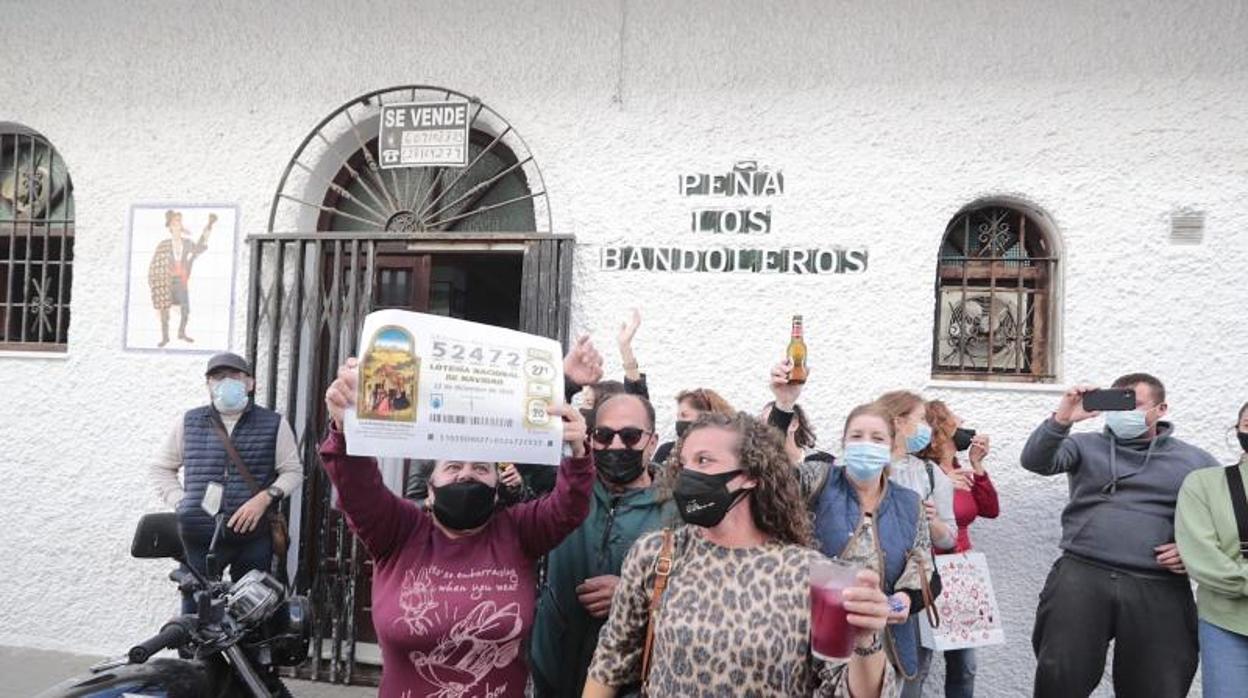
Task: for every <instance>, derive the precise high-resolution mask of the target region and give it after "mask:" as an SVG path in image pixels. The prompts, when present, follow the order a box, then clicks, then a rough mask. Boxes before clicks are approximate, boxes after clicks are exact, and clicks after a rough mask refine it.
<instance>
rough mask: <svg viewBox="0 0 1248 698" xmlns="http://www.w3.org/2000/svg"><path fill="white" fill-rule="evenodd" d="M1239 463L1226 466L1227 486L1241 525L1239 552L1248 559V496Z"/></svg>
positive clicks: (1238, 522)
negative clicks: (1245, 494)
mask: <svg viewBox="0 0 1248 698" xmlns="http://www.w3.org/2000/svg"><path fill="white" fill-rule="evenodd" d="M1240 467H1241V466H1239V465H1232V466H1230V467H1228V468H1226V469H1225V470H1226V486H1227V487H1228V488H1229V489H1230V490H1231V506H1232V507H1233V508H1234V509H1235V523H1236V524H1238V526H1239V554H1240V555H1242V556H1244V558H1246V559H1248V497H1246V496H1244V478H1243V476H1241V475H1240Z"/></svg>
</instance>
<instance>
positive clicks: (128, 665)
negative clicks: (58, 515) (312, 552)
mask: <svg viewBox="0 0 1248 698" xmlns="http://www.w3.org/2000/svg"><path fill="white" fill-rule="evenodd" d="M217 508H218V511H209V512H208V513H209V514H210V515H212V516H213V517H214V519H215V520H216V529H215V531H214V532H213V536H212V542H211V543H210V545H209V547H208V555H207V570H206V571H207V574H206V575H204V574H200V573H199V572H197V571H195V570H194V569H193V568H192V567H190V566H189V565H185V564H184V565H183V567H181V568H178V569H175V570H174V571H173V572H171V573H170V575H169V579H170V580H171V581H174V582H176V583H177V585H178V589H179V590H180V591H182V592H183V593H189V594H190V595H191V596H192V598H193V599H194V602H195V608H196V612H195V613H191V614H185V615H180V616H177V617H175V618H173V619H172V620H170V621H169V622H168V623H166V624H165V625H164V626H163V627H162V628H161V629H160V632H158V633H156V634H155V635H153V636H152V637H150V638H148V639H146V640H144V641H143V642H140V643H139V644H137V645H135V646H133V647H131V648H130V651H129V652H127V653H126V654H124V655H122V656H120V657H116V658H113V659H108V660H105V661H103V662H100V663H99V664H96V665H95V666H92V667H91V668H90V669H89V671H90V674H89V675H88V676H84V677H78V678H74V679H70V680H68V681H65V682H63V683H61V684H59V685H57V686H55V687H53V688H51V689H49V690H47V691H45V692H44V693H41V694H39V696H38V697H37V698H120V697H122V696H163V697H164V698H233V697H236V696H254V698H288V697H289V696H290V692H289V691H288V690H287V689H286V686H285V685H284V684H283V683H282V681H281V679H280V678H279V677H278V676H277V671H276V668H277V667H282V666H297V665H299V664H302V663H303V662H304V660H306V659H307V657H308V645H309V642H310V640H311V631H312V614H311V612H312V608H311V604H310V603H309V602H308V600H307V599H306V598H304V597H302V596H287V593H286V588H285V586H284V585H282V584H281V583H280V582H279V581H278V580H277V579H275V578H274V577H273V576H272V575H270V574H267V573H265V572H261V571H259V570H252V571H250V572H248V573H247V574H245V575H243V577H242V578H241V579H239V580H238V581H235V582H224V581H222V580H221V571H220V569H218V565H217V561H216V549H217V543H218V541H219V540H220V538H221V535H222V531H223V530H224V518H225V515H224V514H223V513H222V512H220V511H219V505H218V507H217ZM130 555H131V556H132V557H136V558H173V559H174V560H176V561H178V562H180V563H185V562H186V560H185V553H184V550H183V546H182V539H181V536H180V535H179V533H178V522H177V515H176V514H174V513H172V512H170V513H158V514H147V515H145V516H143V518H141V519H140V520H139V524H138V526H137V528H136V529H135V532H134V541H133V543H132V544H131V547H130ZM165 649H173V650H177V651H178V654H179V657H180V658H178V659H174V658H172V657H169V658H165V657H157V658H152V655H154V654H156V653H158V652H160V651H161V650H165Z"/></svg>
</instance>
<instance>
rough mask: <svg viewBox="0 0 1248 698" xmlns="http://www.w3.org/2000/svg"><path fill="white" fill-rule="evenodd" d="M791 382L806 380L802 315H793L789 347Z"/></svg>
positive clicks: (803, 381)
mask: <svg viewBox="0 0 1248 698" xmlns="http://www.w3.org/2000/svg"><path fill="white" fill-rule="evenodd" d="M787 354H788V358H789V362H790V363H792V367H791V368H790V369H789V382H790V383H805V382H806V341H805V340H804V339H802V316H801V315H794V316H793V338H792V339H790V340H789V349H788V352H787Z"/></svg>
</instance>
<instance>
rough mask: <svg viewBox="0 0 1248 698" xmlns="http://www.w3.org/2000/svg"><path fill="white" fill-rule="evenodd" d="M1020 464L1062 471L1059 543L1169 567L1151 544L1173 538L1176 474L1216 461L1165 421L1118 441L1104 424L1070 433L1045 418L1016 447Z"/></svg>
mask: <svg viewBox="0 0 1248 698" xmlns="http://www.w3.org/2000/svg"><path fill="white" fill-rule="evenodd" d="M1022 463H1023V467H1024V468H1026V469H1028V470H1030V471H1031V472H1033V473H1037V474H1040V475H1057V474H1059V473H1065V474H1066V479H1067V482H1068V484H1069V485H1070V502H1069V503H1068V504H1067V505H1066V509H1065V510H1064V511H1063V512H1062V543H1061V547H1062V550H1065V551H1067V552H1069V553H1072V554H1074V555H1077V556H1079V557H1082V558H1086V559H1088V560H1090V561H1093V562H1100V563H1102V564H1105V565H1109V566H1112V567H1118V568H1123V569H1126V570H1132V571H1139V572H1145V573H1149V574H1162V573H1165V574H1169V573H1168V572H1166V571H1165V569H1164V568H1163V567H1161V565H1158V564H1157V559H1156V555H1157V553H1156V552H1154V550H1153V548H1155V547H1157V546H1158V545H1164V544H1166V543H1173V542H1174V508H1175V503H1176V502H1177V500H1178V497H1179V488H1180V487H1182V485H1183V478H1185V477H1187V474H1188V473H1190V472H1192V471H1193V470H1198V469H1200V468H1206V467H1210V466H1214V465H1217V464H1218V463H1217V461H1216V460H1214V458H1213V456H1211V455H1209V454H1208V453H1206V452H1205V451H1203V450H1201V449H1199V448H1197V447H1195V446H1193V445H1191V444H1188V443H1185V442H1183V441H1180V440H1179V439H1176V438H1175V437H1174V426H1173V425H1172V424H1170V423H1169V422H1160V423H1158V425H1157V436H1156V438H1153V439H1150V438H1148V437H1147V436H1143V437H1140V438H1138V439H1131V440H1125V441H1124V440H1120V439H1117V438H1115V437H1114V436H1113V435H1112V434H1111V432H1110V431H1109V430H1108V429H1105V430H1103V431H1102V432H1101V433H1092V432H1088V433H1079V434H1071V433H1070V427H1069V426H1062V425H1061V424H1058V423H1057V420H1055V419H1053V418H1052V417H1049V418H1048V419H1046V420H1045V421H1044V423H1043V424H1041V425H1040V426H1039V427H1037V428H1036V430H1035V431H1034V432H1032V434H1031V438H1029V439H1027V445H1026V446H1024V447H1023V455H1022Z"/></svg>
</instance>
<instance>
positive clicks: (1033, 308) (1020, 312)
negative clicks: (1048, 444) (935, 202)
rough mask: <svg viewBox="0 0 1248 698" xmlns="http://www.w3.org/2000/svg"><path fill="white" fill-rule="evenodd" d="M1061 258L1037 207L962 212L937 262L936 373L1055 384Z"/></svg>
mask: <svg viewBox="0 0 1248 698" xmlns="http://www.w3.org/2000/svg"><path fill="white" fill-rule="evenodd" d="M1057 263H1058V257H1057V254H1056V252H1055V250H1054V246H1053V244H1052V241H1051V240H1050V238H1049V235H1048V233H1047V232H1046V230H1045V228H1044V226H1043V225H1041V223H1040V221H1039V217H1038V216H1036V215H1033V213H1032V212H1029V211H1027V210H1025V209H1023V208H1020V207H1014V206H1005V205H999V204H992V205H987V206H980V207H975V208H969V209H966V210H963V211H962V212H961V213H959V214H958V215H957V216H955V217H954V218H953V220H952V221H950V223H949V226H948V228H946V229H945V235H944V239H943V241H942V243H941V247H940V255H939V259H938V262H937V273H936V318H935V327H934V329H933V332H934V337H933V343H932V376H933V377H934V378H944V379H952V380H989V381H1015V382H1052V381H1053V380H1054V378H1055V376H1054V371H1053V365H1054V357H1053V354H1052V352H1053V346H1054V342H1053V329H1054V327H1055V320H1056V317H1055V313H1056V303H1055V299H1054V287H1055V284H1054V280H1055V279H1056V274H1057Z"/></svg>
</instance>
